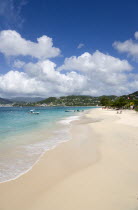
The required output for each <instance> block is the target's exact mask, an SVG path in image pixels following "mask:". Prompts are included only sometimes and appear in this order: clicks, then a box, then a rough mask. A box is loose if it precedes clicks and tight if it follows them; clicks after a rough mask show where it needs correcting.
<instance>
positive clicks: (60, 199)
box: [0, 109, 138, 210]
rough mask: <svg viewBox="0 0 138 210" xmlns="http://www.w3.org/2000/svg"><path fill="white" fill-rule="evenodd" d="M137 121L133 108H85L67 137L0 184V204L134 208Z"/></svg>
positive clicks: (30, 208)
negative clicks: (26, 168)
mask: <svg viewBox="0 0 138 210" xmlns="http://www.w3.org/2000/svg"><path fill="white" fill-rule="evenodd" d="M134 116H135V117H134ZM133 117H134V118H133ZM130 121H131V125H130V124H126V122H129V123H130ZM136 122H138V115H137V113H135V112H133V111H124V112H123V113H122V114H121V115H117V114H116V112H115V111H111V110H108V111H107V110H102V109H93V110H89V112H88V113H86V114H85V115H84V117H82V119H80V120H78V121H77V122H75V121H74V122H73V124H72V125H73V126H72V128H71V134H72V139H71V140H70V141H67V142H63V143H65V144H60V145H59V146H58V147H56V148H54V149H53V150H49V151H47V152H46V153H45V154H44V155H43V157H41V159H40V160H39V161H38V163H37V164H36V165H35V166H34V167H33V168H32V169H31V170H30V171H29V172H27V173H26V174H24V175H22V176H21V177H19V178H18V179H16V180H13V181H9V182H5V183H1V184H0V193H1V195H2V196H1V198H0V208H1V209H5V210H13V209H14V210H18V209H21V210H22V209H27V210H37V209H41V210H44V209H48V210H55V209H57V210H65V209H67V210H69V209H72V210H79V209H80V210H84V209H87V210H89V209H96V210H102V209H106V210H108V209H109V210H127V209H128V210H130V209H136V208H138V202H137V191H138V182H137V176H138V167H137V158H138V154H137V149H138V147H137V145H138V144H137V139H138V134H137V127H136ZM132 154H133V155H132ZM15 196H16V199H15V200H14V198H15ZM7 199H8V202H7ZM99 199H100V202H99ZM53 200H54V202H53Z"/></svg>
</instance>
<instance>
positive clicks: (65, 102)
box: [39, 95, 100, 106]
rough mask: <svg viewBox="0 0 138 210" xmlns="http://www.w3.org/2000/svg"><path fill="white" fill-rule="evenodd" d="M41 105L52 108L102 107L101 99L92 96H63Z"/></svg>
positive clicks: (50, 99)
mask: <svg viewBox="0 0 138 210" xmlns="http://www.w3.org/2000/svg"><path fill="white" fill-rule="evenodd" d="M39 104H47V105H52V106H95V105H97V104H98V105H100V100H99V97H92V96H74V95H71V96H62V97H59V98H56V97H50V98H47V99H45V100H43V101H40V102H39Z"/></svg>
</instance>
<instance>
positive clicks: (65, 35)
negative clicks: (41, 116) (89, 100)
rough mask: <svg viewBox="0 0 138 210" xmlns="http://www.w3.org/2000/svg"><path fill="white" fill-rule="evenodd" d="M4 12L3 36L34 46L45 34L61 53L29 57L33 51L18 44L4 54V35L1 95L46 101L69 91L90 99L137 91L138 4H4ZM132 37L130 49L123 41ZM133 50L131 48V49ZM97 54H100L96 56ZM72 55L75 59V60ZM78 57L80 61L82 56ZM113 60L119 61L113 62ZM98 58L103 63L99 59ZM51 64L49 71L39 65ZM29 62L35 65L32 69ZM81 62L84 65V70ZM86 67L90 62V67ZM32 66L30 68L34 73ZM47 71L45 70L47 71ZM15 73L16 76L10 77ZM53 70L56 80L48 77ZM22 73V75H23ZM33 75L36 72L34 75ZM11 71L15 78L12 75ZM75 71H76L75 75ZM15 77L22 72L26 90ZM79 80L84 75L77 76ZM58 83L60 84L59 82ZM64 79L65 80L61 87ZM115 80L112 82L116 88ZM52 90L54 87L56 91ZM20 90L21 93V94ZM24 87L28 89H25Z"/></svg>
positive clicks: (20, 0)
mask: <svg viewBox="0 0 138 210" xmlns="http://www.w3.org/2000/svg"><path fill="white" fill-rule="evenodd" d="M0 8H1V9H0V31H1V32H3V31H6V32H7V31H10V32H11V31H15V32H16V33H18V34H19V35H20V36H21V37H22V38H23V39H24V40H26V41H27V40H30V41H31V42H32V43H37V38H39V37H42V36H43V35H45V36H47V37H49V38H52V40H53V41H52V44H53V46H54V47H55V48H58V49H60V53H58V55H55V54H54V55H52V56H50V57H48V56H47V55H44V54H43V56H38V55H37V56H36V55H34V53H32V54H31V53H30V49H29V53H28V51H27V53H26V52H23V51H21V52H20V51H18V52H17V49H15V48H18V46H19V45H20V44H21V46H22V43H21V42H20V43H19V45H18V43H17V46H16V44H15V43H14V45H12V46H10V47H11V49H10V51H12V48H13V52H14V51H16V53H13V54H12V53H11V52H10V53H9V51H8V52H7V51H6V50H7V48H8V47H9V46H8V42H9V40H8V39H7V35H6V36H5V37H4V38H3V37H2V38H1V40H2V41H3V39H6V44H5V45H4V44H3V45H2V44H1V45H2V46H1V45H0V72H1V80H0V81H2V83H3V85H1V86H0V95H1V96H16V95H23V96H24V95H28V96H34V95H37V96H38V95H42V96H46V97H47V96H51V95H55V96H59V95H67V94H70V93H71V94H89V95H101V94H113V93H115V94H117V95H120V94H125V93H128V92H131V91H135V90H137V89H138V79H136V78H137V57H138V53H137V52H134V51H135V48H137V36H136V37H135V38H134V34H135V32H137V31H138V22H137V20H138V12H137V11H138V1H136V0H132V1H124V0H122V1H119V0H116V1H111V0H110V1H109V0H99V1H94V0H91V1H90V0H85V1H82V0H79V1H78V0H74V1H73V0H70V1H67V0H66V1H65V0H58V1H56V0H39V1H38V0H1V1H0ZM9 36H13V34H11V33H10V34H9V35H8V37H9ZM130 39H132V40H133V41H132V43H129V46H128V45H127V46H126V44H127V43H125V41H127V40H130ZM1 40H0V41H1ZM4 41H5V40H4ZM18 41H19V40H17V42H18ZM115 41H117V42H116V44H113V43H115ZM3 43H5V42H3ZM130 45H131V46H130ZM132 45H133V46H132ZM78 46H80V47H78ZM131 47H132V48H133V49H132V50H131V51H130V48H131ZM46 48H47V46H46ZM39 49H40V48H39ZM97 50H98V52H100V53H101V54H100V53H96V52H97ZM85 53H89V54H86V56H84V57H86V58H85V60H84V58H83V59H82V57H83V56H82V55H83V54H85ZM72 56H76V60H75V61H74V60H73V59H72V58H73V57H72ZM78 56H82V57H80V58H79V57H78ZM98 56H99V57H98ZM108 56H111V57H108ZM42 57H43V58H42ZM100 57H102V59H103V61H102V62H101V64H99V63H100ZM67 58H70V60H69V62H70V64H66V59H67ZM114 58H116V59H118V60H117V61H114ZM95 59H96V61H95ZM97 59H99V60H98V61H97ZM109 59H111V64H110V68H109V66H108V65H109V63H110V62H108V60H109ZM17 60H18V61H21V62H24V65H22V67H20V68H19V67H18V68H17V66H16V65H14V62H15V63H17ZM72 60H73V61H72ZM88 60H89V61H88ZM104 60H105V61H104ZM123 60H125V62H128V63H127V64H125V66H123V64H122V63H121V62H122V61H123ZM48 61H50V62H51V63H50V65H52V66H54V64H55V65H56V67H55V66H54V69H52V70H51V71H50V69H51V67H49V66H47V65H48V64H46V66H45V67H42V65H41V64H40V62H41V63H43V64H44V62H47V63H48ZM30 62H31V63H32V64H33V65H32V66H31V67H30V66H29V67H28V64H29V63H30ZM78 62H80V63H79V65H80V66H79V65H78ZM81 62H83V63H85V65H84V69H82V68H81V67H82V66H83V64H81ZM97 62H98V64H97ZM116 62H120V63H119V65H121V67H120V66H119V67H118V68H117V67H115V66H114V64H115V63H116ZM18 63H19V62H18ZM87 63H89V67H88V65H87ZM102 63H104V64H102ZM112 63H113V66H112ZM76 65H77V66H76ZM102 65H103V66H102ZM38 66H39V68H40V66H41V67H42V70H41V73H42V72H43V73H44V72H45V73H44V74H45V75H43V76H42V75H41V76H42V77H43V78H44V77H45V82H44V81H42V79H41V78H40V71H39V70H38V71H37V70H36V68H38ZM90 66H91V67H90ZM28 68H31V70H29V69H28ZM32 68H33V69H32ZM45 68H46V70H44V69H45ZM87 68H88V69H87ZM26 69H27V70H26ZM80 69H81V70H80ZM103 69H104V70H103ZM114 69H116V70H114ZM118 69H119V70H118ZM88 70H89V71H88ZM11 71H13V72H12V73H11ZM52 71H53V76H51V77H52V78H51V77H50V78H49V75H48V72H50V74H51V72H52ZM9 72H10V73H9ZM20 72H21V74H19V73H20ZM30 72H33V73H32V74H30ZM34 72H35V76H34ZM36 72H37V73H36ZM101 72H102V73H101ZM103 72H105V73H103ZM7 73H9V75H10V74H11V75H10V76H9V75H7ZM22 73H23V74H22ZM72 73H74V74H73V76H72ZM12 74H14V76H15V74H18V76H17V77H20V78H18V79H20V82H19V83H20V84H21V83H22V86H24V88H23V89H24V90H23V89H21V90H20V88H21V87H18V84H14V83H15V81H13V80H12V78H14V76H13V75H12ZM75 74H76V75H75ZM103 74H104V76H105V80H106V82H105V84H104V82H103V81H101V78H102V77H103ZM110 74H111V77H110V78H107V75H110ZM19 75H20V76H19ZM55 75H56V76H55ZM64 76H65V77H64ZM80 76H84V77H83V78H79V77H80ZM7 77H8V79H7ZM63 77H64V78H63ZM75 77H76V78H75ZM86 77H87V78H86ZM61 78H62V79H61ZM77 78H79V79H77ZM90 78H91V80H90ZM95 78H96V81H97V83H98V84H99V86H100V87H98V88H99V90H97V83H96V84H95V85H93V84H94V83H95V80H94V79H95ZM54 79H55V80H54ZM34 80H35V82H36V83H35V82H34ZM57 80H59V83H58V84H57ZM115 80H116V82H115ZM3 81H5V83H4V82H3ZM32 81H33V82H34V83H33V82H32ZM64 81H66V82H65V84H64V85H63V87H62V84H63V83H64ZM67 81H69V84H70V83H71V82H72V85H73V84H74V83H76V84H77V86H76V87H75V85H74V87H73V88H72V86H70V85H67V86H66V83H67ZM111 81H113V84H112V83H111ZM30 82H32V83H33V84H32V86H31V87H30V86H29V85H28V86H27V85H26V84H29V83H30ZM8 83H10V84H11V85H10V86H9V87H7V86H8ZM38 83H41V85H40V86H41V88H40V90H38V89H37V84H38ZM91 84H92V86H91ZM13 86H14V87H13ZM52 86H56V87H55V88H52ZM32 87H33V88H32ZM47 87H48V88H47ZM49 87H50V88H49ZM110 88H111V89H112V90H110ZM117 88H118V89H117ZM17 89H18V90H20V91H17ZM26 89H28V91H25V90H26ZM29 89H33V91H32V90H30V91H29ZM65 90H66V91H65Z"/></svg>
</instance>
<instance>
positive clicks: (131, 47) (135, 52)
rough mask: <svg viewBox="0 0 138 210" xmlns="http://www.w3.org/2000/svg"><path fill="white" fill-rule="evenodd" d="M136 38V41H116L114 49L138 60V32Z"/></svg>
mask: <svg viewBox="0 0 138 210" xmlns="http://www.w3.org/2000/svg"><path fill="white" fill-rule="evenodd" d="M134 36H135V39H136V40H132V39H130V40H126V41H124V42H120V41H115V42H114V43H113V47H114V48H115V49H116V50H118V51H119V52H121V53H127V54H128V55H130V56H132V57H133V58H134V59H138V42H137V40H138V32H135V34H134Z"/></svg>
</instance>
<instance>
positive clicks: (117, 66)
mask: <svg viewBox="0 0 138 210" xmlns="http://www.w3.org/2000/svg"><path fill="white" fill-rule="evenodd" d="M58 70H59V71H61V70H76V71H81V72H91V73H93V72H105V73H109V74H110V73H112V72H116V71H118V72H119V71H130V70H132V66H131V65H130V64H129V63H128V61H127V60H120V59H119V58H115V57H113V56H110V55H108V54H104V53H101V52H100V51H98V50H97V51H96V52H95V53H93V54H90V53H88V52H85V53H83V54H82V55H81V56H79V57H76V56H72V57H70V58H66V59H65V61H64V64H63V65H62V66H61V67H59V68H58Z"/></svg>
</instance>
